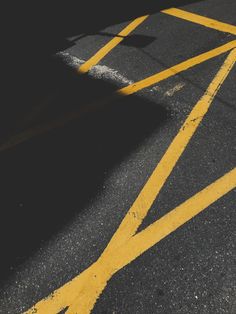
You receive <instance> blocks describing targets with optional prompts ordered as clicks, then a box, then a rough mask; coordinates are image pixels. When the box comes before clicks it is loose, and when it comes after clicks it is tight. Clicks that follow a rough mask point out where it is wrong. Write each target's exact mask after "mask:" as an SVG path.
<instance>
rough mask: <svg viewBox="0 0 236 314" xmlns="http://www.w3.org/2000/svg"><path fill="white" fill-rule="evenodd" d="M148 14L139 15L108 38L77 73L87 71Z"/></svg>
mask: <svg viewBox="0 0 236 314" xmlns="http://www.w3.org/2000/svg"><path fill="white" fill-rule="evenodd" d="M148 16H149V15H145V16H141V17H138V18H137V19H135V20H134V21H132V22H131V23H130V24H129V25H128V26H126V27H125V28H124V29H123V30H122V31H121V32H120V33H119V34H118V35H116V37H114V38H113V39H112V40H110V41H109V42H108V43H107V44H106V45H105V46H104V47H102V48H101V49H100V50H99V51H98V52H97V53H96V54H95V55H94V56H93V57H91V58H90V59H89V60H88V61H86V62H85V63H84V64H83V65H82V66H81V67H80V68H79V69H78V72H79V73H87V72H88V71H89V70H90V69H91V68H92V67H93V66H94V65H96V64H98V62H100V61H101V60H102V59H103V58H104V57H105V56H106V55H107V54H108V53H109V52H110V51H111V50H112V49H114V48H115V47H116V46H117V45H118V44H119V43H121V42H122V41H123V40H124V39H125V37H126V36H127V35H129V34H130V33H131V32H132V31H133V30H134V29H135V28H137V27H138V26H139V25H140V24H141V23H143V22H144V21H145V20H146V19H147V18H148Z"/></svg>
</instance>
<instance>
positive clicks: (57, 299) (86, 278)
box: [25, 49, 236, 314]
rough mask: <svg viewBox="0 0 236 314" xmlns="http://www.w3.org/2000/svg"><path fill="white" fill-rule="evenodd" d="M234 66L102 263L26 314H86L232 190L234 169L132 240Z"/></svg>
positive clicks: (220, 78) (203, 102)
mask: <svg viewBox="0 0 236 314" xmlns="http://www.w3.org/2000/svg"><path fill="white" fill-rule="evenodd" d="M235 61H236V49H234V50H233V51H232V52H231V53H230V54H229V56H228V57H227V59H226V61H225V62H224V64H223V66H222V67H221V69H220V70H219V72H218V73H217V75H216V76H215V78H214V79H213V81H212V83H211V84H210V86H209V87H208V89H207V91H206V92H205V94H204V95H203V97H202V98H201V99H200V100H199V102H198V103H197V104H196V105H195V106H194V108H193V110H192V111H191V113H190V115H189V116H188V117H187V119H186V121H185V123H184V124H183V126H182V127H181V129H180V131H179V133H178V134H177V136H176V137H175V138H174V140H173V141H172V143H171V145H170V146H169V148H168V150H167V152H166V153H165V155H164V156H163V158H162V160H161V161H160V163H159V164H158V165H157V167H156V169H155V170H154V172H153V174H152V175H151V177H150V178H149V180H148V181H147V183H146V184H145V186H144V188H143V189H142V191H141V193H140V194H139V196H138V198H137V200H136V201H135V202H134V204H133V206H132V207H131V209H130V210H129V211H128V213H127V215H126V217H125V218H124V220H123V222H122V223H121V225H120V227H119V228H118V230H117V232H116V233H115V235H114V236H113V238H112V239H111V241H110V243H109V244H108V246H107V248H106V249H105V250H104V252H103V254H102V255H101V257H100V258H99V259H98V260H97V261H96V262H95V263H94V264H92V265H91V266H90V267H89V268H88V269H86V270H85V271H84V272H82V273H81V274H80V275H79V276H77V277H76V278H75V279H73V280H72V281H70V282H68V283H67V284H65V285H64V286H63V287H61V288H59V289H58V290H56V291H55V292H54V293H53V294H52V295H50V296H49V297H48V298H46V299H43V300H42V301H40V302H38V303H37V304H36V305H35V306H34V307H33V308H31V309H30V310H29V311H27V312H25V313H26V314H33V313H38V314H56V313H58V312H59V311H61V310H62V309H65V308H67V307H68V309H67V311H66V313H67V314H89V313H90V312H91V310H92V309H93V307H94V304H95V303H96V300H97V298H98V297H99V296H100V294H101V293H102V292H103V290H104V289H105V287H106V285H107V282H108V281H109V280H110V279H111V277H112V276H113V275H114V274H115V273H116V272H117V271H119V270H120V269H122V268H123V267H124V266H126V265H127V264H128V263H130V262H131V261H133V260H134V259H136V258H137V257H138V256H140V255H141V254H142V253H144V252H145V251H146V250H148V249H149V248H151V247H152V246H153V245H155V244H156V243H158V242H159V241H160V240H162V239H163V238H165V237H166V236H167V235H169V234H170V233H172V232H173V231H175V230H176V229H177V228H179V227H180V226H182V225H183V224H184V223H186V222H187V221H189V220H190V219H191V218H193V217H194V216H196V215H197V214H199V213H200V212H201V211H203V210H204V209H205V208H207V207H208V206H210V205H211V204H212V203H214V202H215V201H217V200H218V199H219V198H220V197H222V196H223V195H225V194H226V193H228V192H229V191H231V190H232V189H233V188H235V187H236V168H234V169H233V170H231V171H230V172H228V173H227V174H226V175H224V176H223V177H221V178H220V179H218V180H217V181H215V182H214V183H212V184H211V185H209V186H208V187H206V188H205V189H204V190H202V191H200V192H199V193H197V194H196V195H194V196H193V197H191V198H190V199H188V200H187V201H185V202H184V203H182V204H181V205H179V206H178V207H177V208H175V209H173V210H172V211H170V212H169V213H168V214H166V215H165V216H164V217H162V218H161V219H159V220H157V221H156V222H155V223H153V224H152V225H150V226H149V227H147V228H146V229H145V230H143V231H141V232H139V233H137V234H136V235H135V232H136V230H137V228H138V226H139V225H140V224H141V222H142V220H143V218H144V217H145V216H146V214H147V212H148V210H149V209H150V207H151V205H152V203H153V201H154V199H155V198H156V197H157V195H158V193H159V191H160V189H161V188H162V186H163V184H164V183H165V181H166V180H167V178H168V176H169V174H170V173H171V171H172V169H173V168H174V166H175V164H176V162H177V161H178V159H179V158H180V156H181V155H182V153H183V152H184V150H185V148H186V146H187V144H188V143H189V141H190V139H191V138H192V136H193V134H194V133H195V131H196V129H197V127H198V126H199V124H200V122H201V120H202V119H203V117H204V116H205V115H206V113H207V111H208V109H209V106H210V104H211V103H212V101H213V99H214V97H215V95H216V93H217V91H218V90H219V88H220V86H221V85H222V83H223V82H224V80H225V79H226V77H227V76H228V73H229V71H230V70H231V69H232V67H233V65H234V63H235Z"/></svg>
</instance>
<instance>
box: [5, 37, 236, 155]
mask: <svg viewBox="0 0 236 314" xmlns="http://www.w3.org/2000/svg"><path fill="white" fill-rule="evenodd" d="M235 47H236V40H233V41H231V42H229V43H227V44H224V45H222V46H219V47H217V48H215V49H212V50H210V51H208V52H205V53H202V54H200V55H198V56H196V57H193V58H191V59H188V60H186V61H184V62H181V63H179V64H177V65H175V66H173V67H171V68H169V69H167V70H164V71H162V72H159V73H157V74H154V75H152V76H150V77H148V78H146V79H144V80H141V81H139V82H136V83H134V84H131V85H128V86H127V87H124V88H121V89H119V90H117V91H116V92H115V93H114V94H111V95H109V96H108V97H106V98H105V99H101V100H99V101H97V102H96V103H90V104H87V105H85V106H83V107H81V109H80V111H78V112H73V113H70V114H67V115H64V116H63V117H60V118H58V119H55V120H53V121H50V122H49V123H47V124H43V125H38V126H36V127H33V128H31V129H27V130H25V131H23V132H21V133H18V134H17V135H14V136H12V137H10V138H9V139H7V140H6V142H5V143H2V144H1V145H0V152H1V151H4V150H7V149H10V148H12V147H14V146H16V145H18V144H20V143H23V142H25V141H27V140H30V139H31V138H33V137H35V136H38V135H41V134H44V133H46V132H49V131H51V130H53V129H55V128H60V127H63V126H65V125H66V124H67V123H69V122H71V121H73V120H75V119H78V118H80V117H81V116H82V115H83V114H86V113H88V112H93V111H95V110H97V108H100V107H103V106H106V105H107V104H108V103H110V102H112V101H113V100H115V99H116V98H117V97H124V96H128V95H131V94H134V93H136V92H138V91H141V90H142V89H144V88H148V87H150V86H152V85H154V84H157V83H160V82H161V81H163V80H165V79H168V78H170V77H172V76H174V75H177V74H179V73H181V72H183V71H186V70H188V69H190V68H192V67H194V66H196V65H198V64H201V63H203V62H205V61H207V60H210V59H212V58H215V57H217V56H219V55H221V54H223V53H225V52H227V51H229V50H231V49H233V48H235Z"/></svg>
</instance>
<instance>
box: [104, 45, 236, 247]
mask: <svg viewBox="0 0 236 314" xmlns="http://www.w3.org/2000/svg"><path fill="white" fill-rule="evenodd" d="M235 61H236V49H234V50H233V51H232V52H231V53H230V54H229V56H228V57H227V59H226V60H225V62H224V64H223V65H222V67H221V68H220V70H219V72H218V73H217V75H216V76H215V78H214V79H213V81H212V82H211V84H210V85H209V87H208V89H207V90H206V92H205V94H204V95H203V97H202V98H201V99H200V100H199V101H198V102H197V104H196V105H195V106H194V108H193V109H192V111H191V113H190V114H189V116H188V117H187V119H186V121H185V122H184V124H183V126H182V127H181V129H180V131H179V132H178V134H177V135H176V137H175V138H174V140H173V141H172V143H171V144H170V146H169V147H168V149H167V151H166V153H165V154H164V156H163V157H162V159H161V161H160V162H159V164H158V165H157V167H156V168H155V169H154V171H153V173H152V175H151V176H150V178H149V179H148V181H147V183H146V184H145V185H144V187H143V189H142V191H141V192H140V194H139V195H138V197H137V199H136V200H135V202H134V203H133V205H132V206H131V208H130V210H129V211H128V213H127V215H126V217H125V218H124V219H123V221H122V223H121V225H120V227H119V228H118V230H117V231H116V233H115V234H114V236H113V238H112V240H111V241H110V243H109V245H108V247H107V250H110V249H111V250H113V249H114V245H115V246H117V245H121V244H122V243H124V242H125V241H127V239H128V238H130V237H131V236H133V235H134V234H135V232H136V230H137V229H138V227H139V226H140V225H141V223H142V221H143V219H144V218H145V216H146V215H147V213H148V211H149V209H150V208H151V206H152V204H153V202H154V200H155V199H156V197H157V195H158V194H159V192H160V190H161V188H162V187H163V185H164V184H165V182H166V180H167V179H168V177H169V175H170V174H171V172H172V170H173V168H174V167H175V165H176V163H177V162H178V160H179V158H180V157H181V155H182V154H183V152H184V150H185V149H186V147H187V145H188V143H189V141H190V140H191V138H192V137H193V135H194V133H195V132H196V130H197V128H198V126H199V124H200V123H201V121H202V119H203V118H204V116H205V115H206V113H207V112H208V109H209V108H210V105H211V103H212V101H213V99H214V97H215V95H216V93H217V92H218V90H219V88H220V87H221V85H222V84H223V82H224V81H225V79H226V77H227V76H228V74H229V72H230V70H231V69H232V67H233V65H234V63H235Z"/></svg>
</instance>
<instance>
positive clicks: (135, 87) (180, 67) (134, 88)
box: [117, 40, 236, 95]
mask: <svg viewBox="0 0 236 314" xmlns="http://www.w3.org/2000/svg"><path fill="white" fill-rule="evenodd" d="M235 47H236V40H233V41H231V42H229V43H227V44H225V45H222V46H220V47H218V48H215V49H212V50H210V51H208V52H205V53H202V54H200V55H198V56H196V57H193V58H191V59H188V60H187V61H184V62H181V63H179V64H177V65H174V66H173V67H171V68H169V69H167V70H164V71H162V72H159V73H157V74H154V75H152V76H149V77H148V78H146V79H144V80H141V81H139V82H136V83H133V84H130V85H128V86H126V87H123V88H121V89H119V90H118V91H117V93H119V94H122V95H131V94H133V93H136V92H138V91H140V90H142V89H144V88H147V87H150V86H152V85H154V84H157V83H159V82H161V81H163V80H165V79H167V78H169V77H171V76H173V75H176V74H179V73H181V72H183V71H186V70H188V69H190V68H192V67H193V66H196V65H198V64H200V63H202V62H204V61H207V60H209V59H212V58H214V57H217V56H219V55H220V54H222V53H224V52H227V51H229V50H231V49H233V48H235Z"/></svg>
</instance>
